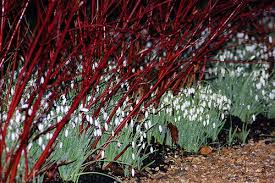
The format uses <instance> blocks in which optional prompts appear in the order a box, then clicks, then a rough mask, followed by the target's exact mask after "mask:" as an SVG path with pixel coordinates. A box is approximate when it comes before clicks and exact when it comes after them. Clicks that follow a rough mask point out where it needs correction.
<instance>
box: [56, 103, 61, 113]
mask: <svg viewBox="0 0 275 183" xmlns="http://www.w3.org/2000/svg"><path fill="white" fill-rule="evenodd" d="M60 111H61V108H60V106H59V105H58V106H57V107H56V113H57V114H58V113H60Z"/></svg>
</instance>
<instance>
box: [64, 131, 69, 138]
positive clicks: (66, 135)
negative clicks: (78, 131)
mask: <svg viewBox="0 0 275 183" xmlns="http://www.w3.org/2000/svg"><path fill="white" fill-rule="evenodd" d="M68 135H69V131H68V129H66V130H65V137H68Z"/></svg>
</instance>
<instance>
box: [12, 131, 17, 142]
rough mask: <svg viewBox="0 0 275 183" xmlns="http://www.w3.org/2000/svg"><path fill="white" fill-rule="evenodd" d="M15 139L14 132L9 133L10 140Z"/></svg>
mask: <svg viewBox="0 0 275 183" xmlns="http://www.w3.org/2000/svg"><path fill="white" fill-rule="evenodd" d="M15 139H16V135H15V133H14V132H12V133H11V140H12V141H14V140H15Z"/></svg>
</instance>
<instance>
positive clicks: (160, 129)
mask: <svg viewBox="0 0 275 183" xmlns="http://www.w3.org/2000/svg"><path fill="white" fill-rule="evenodd" d="M159 132H160V133H161V132H162V126H161V125H159Z"/></svg>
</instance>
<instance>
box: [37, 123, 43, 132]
mask: <svg viewBox="0 0 275 183" xmlns="http://www.w3.org/2000/svg"><path fill="white" fill-rule="evenodd" d="M43 129H44V126H43V124H42V123H39V124H38V130H39V131H42V130H43Z"/></svg>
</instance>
